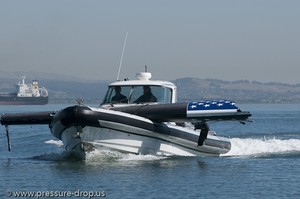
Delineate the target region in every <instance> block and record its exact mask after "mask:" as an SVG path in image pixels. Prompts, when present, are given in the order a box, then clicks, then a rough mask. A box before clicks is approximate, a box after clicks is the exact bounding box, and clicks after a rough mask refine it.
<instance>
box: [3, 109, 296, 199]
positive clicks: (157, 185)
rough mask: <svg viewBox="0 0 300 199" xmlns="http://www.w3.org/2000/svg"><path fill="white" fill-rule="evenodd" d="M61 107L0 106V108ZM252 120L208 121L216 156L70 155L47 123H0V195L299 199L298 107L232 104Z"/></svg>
mask: <svg viewBox="0 0 300 199" xmlns="http://www.w3.org/2000/svg"><path fill="white" fill-rule="evenodd" d="M66 106H68V105H66V104H59V105H51V104H49V105H45V106H0V111H1V113H3V112H9V113H13V112H32V111H48V110H60V109H62V108H64V107H66ZM239 107H240V108H241V109H242V110H248V111H251V113H252V115H253V116H252V117H251V120H252V122H250V123H246V124H245V125H243V124H241V123H239V122H213V123H210V128H211V130H214V131H216V132H217V133H218V135H222V136H226V137H229V138H230V140H231V143H232V149H231V151H230V152H229V153H227V154H224V155H221V156H220V157H178V156H170V157H161V156H154V155H133V154H122V153H118V152H113V151H109V150H103V151H92V152H89V153H88V154H87V156H86V160H78V159H77V158H75V157H72V155H70V154H68V153H67V152H65V150H64V146H63V144H62V142H61V141H59V140H57V139H55V138H54V137H53V136H52V135H51V133H50V131H49V128H48V126H47V125H28V126H9V134H10V140H11V147H12V148H11V152H8V150H7V140H6V136H5V128H4V127H3V126H1V127H0V181H1V185H0V186H1V187H0V198H103V197H106V198H300V188H299V185H300V177H299V175H300V105H299V104H240V105H239Z"/></svg>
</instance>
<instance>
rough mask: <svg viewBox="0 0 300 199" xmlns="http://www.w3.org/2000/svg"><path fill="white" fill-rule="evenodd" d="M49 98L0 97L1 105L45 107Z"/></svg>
mask: <svg viewBox="0 0 300 199" xmlns="http://www.w3.org/2000/svg"><path fill="white" fill-rule="evenodd" d="M45 104H48V97H17V96H0V105H45Z"/></svg>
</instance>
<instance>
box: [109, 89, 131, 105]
mask: <svg viewBox="0 0 300 199" xmlns="http://www.w3.org/2000/svg"><path fill="white" fill-rule="evenodd" d="M111 101H112V102H114V103H127V102H128V99H127V97H126V96H125V95H122V94H121V87H120V86H116V87H115V95H114V96H113V97H112V98H111Z"/></svg>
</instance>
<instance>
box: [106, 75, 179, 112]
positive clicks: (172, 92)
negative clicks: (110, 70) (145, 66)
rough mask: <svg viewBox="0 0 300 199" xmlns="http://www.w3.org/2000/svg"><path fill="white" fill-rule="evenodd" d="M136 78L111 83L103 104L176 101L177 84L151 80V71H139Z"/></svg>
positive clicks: (165, 102) (166, 102)
mask: <svg viewBox="0 0 300 199" xmlns="http://www.w3.org/2000/svg"><path fill="white" fill-rule="evenodd" d="M136 78H137V79H136V80H126V79H125V80H123V81H117V82H114V83H111V84H109V86H108V90H107V92H106V95H105V98H104V100H103V102H102V104H101V106H106V105H114V106H116V105H120V106H122V105H128V104H145V103H161V104H168V103H175V102H176V100H177V94H176V86H175V85H174V84H173V83H171V82H168V81H158V80H150V78H151V73H149V72H142V73H137V74H136Z"/></svg>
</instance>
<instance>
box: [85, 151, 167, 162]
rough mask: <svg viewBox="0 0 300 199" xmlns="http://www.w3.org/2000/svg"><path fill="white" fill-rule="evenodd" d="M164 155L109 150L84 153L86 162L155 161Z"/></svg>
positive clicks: (164, 157)
mask: <svg viewBox="0 0 300 199" xmlns="http://www.w3.org/2000/svg"><path fill="white" fill-rule="evenodd" d="M166 158H167V157H166V156H156V155H141V154H129V153H121V152H117V151H110V150H94V151H91V152H88V153H87V154H86V160H87V162H97V161H103V160H104V159H105V160H114V161H118V162H126V161H127V162H130V161H132V162H139V161H155V160H162V159H166Z"/></svg>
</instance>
